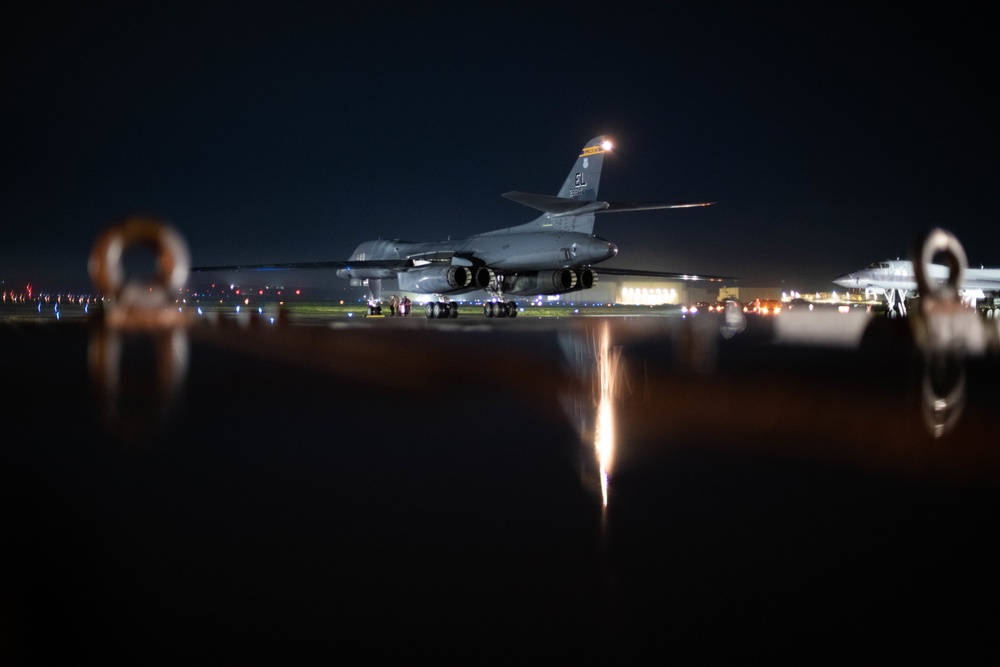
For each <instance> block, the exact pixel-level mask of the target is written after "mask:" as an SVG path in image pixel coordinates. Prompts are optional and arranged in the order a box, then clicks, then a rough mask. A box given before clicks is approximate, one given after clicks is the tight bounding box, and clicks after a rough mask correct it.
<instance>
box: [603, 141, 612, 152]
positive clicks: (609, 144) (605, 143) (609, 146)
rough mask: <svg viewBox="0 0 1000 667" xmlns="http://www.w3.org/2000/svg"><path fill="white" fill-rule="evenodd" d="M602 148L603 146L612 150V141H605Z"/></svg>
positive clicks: (607, 149)
mask: <svg viewBox="0 0 1000 667" xmlns="http://www.w3.org/2000/svg"><path fill="white" fill-rule="evenodd" d="M601 148H603V149H604V150H606V151H609V150H611V142H610V141H605V142H604V143H603V144H601Z"/></svg>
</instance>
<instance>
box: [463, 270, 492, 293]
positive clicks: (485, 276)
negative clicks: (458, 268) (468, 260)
mask: <svg viewBox="0 0 1000 667" xmlns="http://www.w3.org/2000/svg"><path fill="white" fill-rule="evenodd" d="M469 270H470V271H471V272H472V282H471V283H470V287H471V288H472V289H486V288H487V287H489V286H490V285H492V284H493V277H494V273H493V269H488V268H486V267H485V266H474V267H470V269H469Z"/></svg>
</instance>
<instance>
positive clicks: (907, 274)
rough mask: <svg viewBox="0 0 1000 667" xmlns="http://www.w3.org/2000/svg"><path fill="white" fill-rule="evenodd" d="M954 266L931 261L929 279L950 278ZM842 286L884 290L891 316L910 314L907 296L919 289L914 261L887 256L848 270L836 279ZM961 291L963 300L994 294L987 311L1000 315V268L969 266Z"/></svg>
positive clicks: (875, 291)
mask: <svg viewBox="0 0 1000 667" xmlns="http://www.w3.org/2000/svg"><path fill="white" fill-rule="evenodd" d="M950 272H951V270H950V269H949V267H947V266H945V265H943V264H928V265H927V279H928V280H930V281H934V282H936V283H938V284H944V283H946V282H948V277H949V275H950ZM833 282H834V283H835V284H837V285H840V286H841V287H846V288H848V289H853V290H862V289H863V290H864V291H865V294H879V293H881V294H882V295H883V296H884V297H885V300H886V304H887V305H888V307H889V314H890V316H893V317H894V316H896V315H897V314H898V315H906V304H905V299H906V298H907V297H908V296H910V295H911V294H913V293H916V291H917V277H916V274H915V273H914V272H913V262H911V261H909V260H886V261H883V262H875V263H873V264H869V265H868V266H867V267H865V268H864V269H861V270H860V271H854V272H853V273H847V274H844V275H842V276H840V277H839V278H836V279H835V280H834V281H833ZM958 293H959V295H960V296H961V297H962V300H963V301H967V302H969V303H973V304H974V303H975V302H976V301H978V300H980V299H986V298H988V297H989V298H991V302H990V303H988V304H987V307H986V315H987V317H991V318H1000V304H998V302H997V297H998V296H1000V269H985V268H979V269H965V271H964V272H963V275H962V280H961V282H960V284H959V285H958Z"/></svg>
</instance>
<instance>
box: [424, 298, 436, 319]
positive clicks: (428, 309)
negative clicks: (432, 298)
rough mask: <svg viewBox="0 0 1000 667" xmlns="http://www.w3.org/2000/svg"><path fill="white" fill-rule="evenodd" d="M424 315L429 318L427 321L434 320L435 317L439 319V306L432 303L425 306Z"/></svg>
mask: <svg viewBox="0 0 1000 667" xmlns="http://www.w3.org/2000/svg"><path fill="white" fill-rule="evenodd" d="M424 314H425V315H426V316H427V319H429V320H432V319H434V318H435V317H437V304H436V303H433V302H432V303H428V304H427V305H426V306H424Z"/></svg>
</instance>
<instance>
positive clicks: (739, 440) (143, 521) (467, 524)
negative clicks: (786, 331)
mask: <svg viewBox="0 0 1000 667" xmlns="http://www.w3.org/2000/svg"><path fill="white" fill-rule="evenodd" d="M863 324H864V325H865V330H864V337H863V338H862V339H861V340H860V341H859V342H857V343H856V344H855V343H852V344H850V345H843V346H839V347H838V346H831V345H803V344H782V343H778V342H776V335H775V323H774V321H772V320H765V319H761V318H750V320H749V321H748V322H747V326H746V328H745V330H743V331H740V332H735V331H732V330H728V331H727V330H726V329H725V326H724V322H723V321H722V320H721V319H720V318H714V317H702V316H699V317H698V318H694V319H690V320H682V319H680V318H678V317H627V318H600V317H598V318H567V319H563V320H530V319H520V318H519V319H517V320H505V321H494V322H486V321H484V320H482V319H480V318H459V319H458V320H454V321H433V320H432V321H427V320H424V319H422V318H419V319H418V318H412V319H411V320H407V321H404V320H395V321H392V320H381V321H378V320H373V321H354V322H342V321H337V322H335V323H329V322H327V323H322V322H314V323H310V324H309V325H308V326H302V325H300V326H269V325H265V324H264V323H263V322H261V321H247V322H245V323H239V322H236V321H219V322H216V323H215V324H206V323H196V324H194V325H192V326H190V327H188V328H187V329H185V330H183V333H176V332H175V333H174V334H171V335H157V336H152V335H145V334H137V333H131V334H119V335H109V333H108V332H107V331H106V330H104V329H102V328H101V327H100V326H98V325H97V324H95V323H94V322H89V321H86V320H83V319H80V320H77V321H74V322H72V323H70V322H58V323H53V322H49V323H25V322H6V323H2V324H0V349H2V350H3V352H4V354H3V358H4V361H3V362H2V368H3V378H4V380H3V382H4V402H3V405H4V418H3V426H2V428H3V431H2V433H3V444H2V446H0V489H2V490H0V494H2V495H0V502H2V507H3V510H2V511H0V529H2V531H3V535H4V536H5V540H4V549H3V552H2V556H0V622H2V624H3V630H2V634H0V652H2V653H0V659H3V662H5V664H6V663H8V662H10V663H17V662H26V661H31V660H34V659H43V660H44V659H60V658H64V657H67V656H78V655H94V656H101V657H102V658H106V659H111V660H136V659H139V660H148V659H149V658H159V659H170V660H176V659H191V658H193V659H195V660H199V661H212V662H216V661H226V662H244V661H246V660H248V659H253V660H267V659H279V660H282V661H288V660H289V659H292V660H295V659H297V658H302V657H310V658H334V659H335V658H337V657H340V656H343V655H345V653H346V655H362V656H365V657H371V658H376V657H378V656H385V655H390V654H392V655H406V656H433V657H445V656H447V657H451V658H457V659H465V658H472V659H477V658H487V657H496V656H511V657H513V656H520V657H522V658H523V657H525V656H532V657H543V658H555V659H563V660H565V659H568V658H569V659H576V658H579V657H583V658H585V659H595V658H603V657H608V658H627V657H628V656H631V655H635V656H640V655H643V656H650V657H654V658H671V657H673V658H681V657H684V656H687V655H690V651H692V650H695V651H698V655H701V656H705V657H709V656H723V655H726V656H728V655H743V656H746V655H774V656H786V657H791V656H793V655H794V656H796V657H800V656H809V657H811V658H820V659H824V658H825V659H830V658H833V657H836V656H844V657H846V656H851V657H852V658H856V657H857V655H858V650H859V649H861V648H862V647H864V648H865V651H866V652H865V653H864V654H865V655H868V656H876V655H877V656H882V655H886V656H889V655H892V656H895V657H899V656H901V655H904V654H906V653H907V652H908V651H911V650H913V651H914V652H917V651H919V649H920V648H921V647H927V646H933V647H936V648H940V647H944V648H947V649H949V650H950V651H951V652H950V653H949V655H951V656H953V657H960V656H963V655H966V654H969V655H972V654H975V652H976V651H977V650H978V649H980V648H984V647H985V648H991V647H992V641H991V639H992V637H993V632H994V627H995V625H994V623H993V620H995V619H994V616H995V614H993V612H992V611H991V609H992V608H993V607H995V601H996V600H997V599H998V598H997V594H998V593H1000V578H998V571H997V565H996V564H997V563H998V562H1000V560H998V556H1000V547H998V546H997V544H996V540H995V539H994V537H993V533H994V530H995V525H996V520H995V519H996V516H997V510H998V509H1000V502H998V501H1000V493H998V490H1000V485H998V481H1000V450H998V447H997V445H998V438H997V435H996V434H997V433H998V428H997V417H996V413H995V406H996V405H997V400H996V399H997V397H998V390H997V381H996V380H997V377H998V376H1000V375H998V370H1000V364H998V363H997V358H996V356H993V355H984V356H979V357H976V358H969V359H963V360H961V361H960V362H956V363H954V364H952V367H950V368H949V369H948V370H947V372H937V371H935V372H934V373H931V370H932V369H930V368H929V366H928V364H927V362H926V360H925V359H924V358H923V357H922V356H921V355H920V353H919V352H918V351H917V350H915V349H914V347H913V344H912V341H911V340H910V338H909V337H908V336H907V334H906V331H905V326H906V325H905V324H903V323H899V322H888V321H885V320H871V321H870V322H865V323H863ZM955 366H958V367H957V368H956V367H955ZM928 378H930V380H929V379H928ZM942 383H944V384H947V385H948V386H947V387H945V388H944V389H942V387H941V385H942ZM929 384H930V385H933V388H934V389H935V391H936V392H937V395H938V398H939V402H938V403H934V402H933V401H931V403H930V407H928V400H927V387H928V385H929ZM956 388H958V389H960V391H958V390H957V389H956ZM941 396H944V397H946V399H948V400H950V401H951V403H950V404H949V405H942V404H941V402H940V401H941V400H945V399H941V398H940V397H941ZM945 402H946V403H947V400H945ZM639 650H641V651H642V652H641V653H635V651H639ZM803 651H804V652H803Z"/></svg>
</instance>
